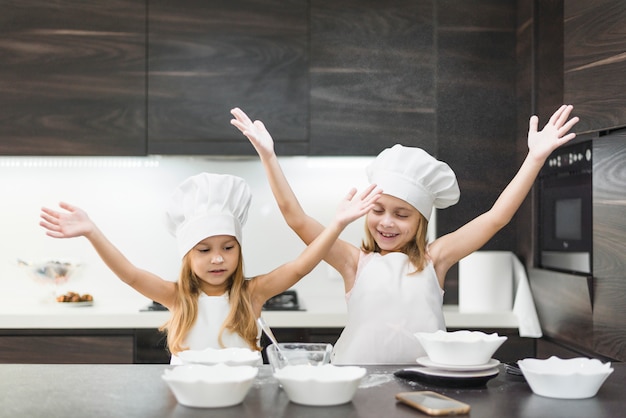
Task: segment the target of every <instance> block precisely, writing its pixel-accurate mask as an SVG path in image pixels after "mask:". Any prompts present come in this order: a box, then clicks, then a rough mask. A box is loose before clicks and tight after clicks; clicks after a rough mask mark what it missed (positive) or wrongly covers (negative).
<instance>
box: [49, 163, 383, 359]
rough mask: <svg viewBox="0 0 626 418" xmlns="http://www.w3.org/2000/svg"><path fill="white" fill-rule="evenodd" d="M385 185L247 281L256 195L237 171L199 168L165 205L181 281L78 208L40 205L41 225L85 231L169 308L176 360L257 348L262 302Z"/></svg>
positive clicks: (112, 264)
mask: <svg viewBox="0 0 626 418" xmlns="http://www.w3.org/2000/svg"><path fill="white" fill-rule="evenodd" d="M379 196H380V190H378V189H375V187H373V186H372V187H369V188H367V189H366V190H365V191H364V192H363V193H361V194H360V195H358V196H357V195H356V190H355V189H352V190H351V191H350V192H349V193H348V194H347V196H346V197H345V198H344V199H343V200H342V202H341V204H340V205H339V209H338V210H337V212H336V214H335V217H334V219H333V221H332V222H331V224H330V225H329V227H328V228H325V229H324V231H323V232H321V233H320V234H319V236H318V237H317V238H316V239H314V240H313V241H312V242H311V244H310V245H308V246H307V247H306V248H305V250H304V251H303V252H302V253H301V254H300V256H298V257H297V258H296V259H295V260H293V261H290V262H288V263H286V264H283V265H281V266H280V267H278V268H276V269H275V270H273V271H271V272H269V273H267V274H261V275H259V276H256V277H254V278H251V279H248V278H246V277H245V276H244V272H243V260H242V252H241V242H242V227H243V225H244V224H245V221H246V218H247V214H248V208H249V206H250V201H251V197H252V196H251V192H250V189H249V187H248V185H247V184H246V182H245V181H244V180H243V179H241V178H239V177H236V176H231V175H220V174H210V173H201V174H198V175H196V176H192V177H190V178H188V179H187V180H185V181H184V182H183V183H181V184H180V186H179V187H178V188H177V189H176V191H175V192H174V194H173V195H172V199H171V202H170V205H169V207H168V210H167V222H168V227H169V230H170V232H171V233H172V234H173V235H174V236H175V237H176V242H177V246H178V251H179V254H180V256H181V259H182V267H181V271H180V276H179V278H178V281H176V282H172V281H167V280H164V279H162V278H160V277H158V276H157V275H155V274H153V273H150V272H148V271H145V270H143V269H140V268H138V267H136V266H135V265H133V264H132V263H131V262H130V261H129V260H128V259H127V258H126V257H125V256H124V255H123V254H122V253H121V252H120V251H119V250H118V249H117V248H116V247H115V246H114V245H113V244H112V243H111V242H110V241H109V240H108V239H107V238H106V237H105V236H104V234H103V233H102V232H101V231H100V230H99V229H98V227H97V226H96V225H95V223H94V222H92V221H91V220H90V219H89V217H88V216H87V214H86V213H85V212H84V211H83V210H81V209H80V208H78V207H75V206H72V205H70V204H68V203H63V202H61V203H60V207H61V209H63V210H62V211H58V210H53V209H49V208H42V212H41V218H42V220H41V222H40V225H41V226H42V227H43V228H45V229H46V234H47V235H49V236H51V237H53V238H72V237H78V236H84V237H86V238H87V239H88V240H89V242H90V243H91V244H92V245H93V247H94V248H95V249H96V251H97V252H98V254H99V255H100V257H101V258H102V260H103V261H104V262H105V263H106V264H107V266H108V267H109V268H110V269H111V270H112V271H113V272H114V273H115V274H116V275H117V276H118V277H119V278H120V279H121V280H122V281H124V282H125V283H127V284H128V285H130V286H131V287H133V288H134V289H135V290H137V291H138V292H140V293H141V294H143V295H144V296H146V297H148V298H149V299H152V300H154V301H156V302H159V303H161V304H163V305H164V306H165V307H167V308H168V309H169V310H170V312H171V318H170V320H169V321H168V322H167V323H166V324H165V325H164V327H163V329H164V330H166V331H167V341H168V348H169V350H170V352H171V354H172V363H177V362H178V361H179V359H178V358H177V356H176V354H177V353H179V352H181V351H183V350H187V349H193V350H202V349H205V348H209V347H210V348H224V347H247V348H250V349H253V350H259V349H260V347H259V338H260V334H261V330H260V329H258V326H257V323H256V319H257V318H259V317H260V315H261V309H262V307H263V304H264V303H265V302H266V301H267V300H268V299H269V298H271V297H272V296H275V295H277V294H279V293H281V292H283V291H285V290H286V289H288V288H289V287H291V286H293V285H294V284H295V283H296V282H298V280H300V279H301V278H302V277H304V276H305V275H306V274H308V273H309V272H310V271H311V270H312V269H313V268H314V267H315V266H316V265H317V264H318V263H319V262H320V261H321V260H322V258H323V257H324V256H325V255H326V252H327V251H328V250H329V248H330V247H331V246H332V245H333V243H334V242H335V240H336V239H337V238H338V237H339V234H340V233H341V232H342V231H343V229H344V228H345V227H346V226H347V225H348V224H349V223H350V222H352V221H354V220H355V219H357V218H359V217H361V216H363V215H364V214H365V213H367V212H368V211H369V210H370V209H371V208H372V207H373V204H374V203H375V202H376V200H377V199H378V197H379Z"/></svg>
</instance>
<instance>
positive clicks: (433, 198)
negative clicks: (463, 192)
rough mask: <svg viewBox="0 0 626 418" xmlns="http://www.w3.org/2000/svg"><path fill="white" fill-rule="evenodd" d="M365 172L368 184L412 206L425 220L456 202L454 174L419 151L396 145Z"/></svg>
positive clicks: (418, 149) (457, 191)
mask: <svg viewBox="0 0 626 418" xmlns="http://www.w3.org/2000/svg"><path fill="white" fill-rule="evenodd" d="M366 172H367V178H368V180H369V182H370V183H374V184H376V185H377V186H378V187H380V188H381V189H382V190H383V193H384V194H388V195H391V196H394V197H397V198H398V199H402V200H404V201H405V202H407V203H409V204H411V205H412V206H413V207H414V208H415V209H417V210H418V211H419V212H420V213H421V214H422V215H424V217H425V218H426V220H429V219H430V215H431V213H432V210H433V207H435V208H437V209H443V208H447V207H448V206H452V205H454V204H455V203H456V202H458V201H459V197H460V191H459V186H458V184H457V181H456V176H455V175H454V171H452V169H451V168H450V166H448V164H446V163H444V162H442V161H439V160H437V159H435V158H434V157H432V156H431V155H430V154H428V153H427V152H426V151H424V150H423V149H420V148H413V147H405V146H402V145H399V144H396V145H394V146H393V147H391V148H387V149H385V150H383V151H382V152H381V153H380V154H378V156H377V157H376V159H375V160H374V161H373V162H372V163H371V164H369V165H368V166H367V168H366Z"/></svg>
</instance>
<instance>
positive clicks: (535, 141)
mask: <svg viewBox="0 0 626 418" xmlns="http://www.w3.org/2000/svg"><path fill="white" fill-rule="evenodd" d="M573 108H574V107H573V106H571V105H563V106H561V107H560V108H559V109H558V110H557V111H556V112H554V114H553V115H552V117H551V118H550V120H549V121H548V123H546V126H544V128H543V129H542V130H541V131H537V126H538V124H539V118H538V117H537V116H531V118H530V122H529V128H528V152H529V154H530V155H531V156H532V157H534V158H536V159H537V160H539V161H544V160H545V159H546V158H548V156H549V155H550V153H552V151H554V150H555V149H557V148H558V147H560V146H561V145H563V144H565V143H566V142H568V141H570V140H572V139H574V138H575V137H576V134H575V133H573V132H569V131H570V129H572V127H573V126H574V125H576V124H577V123H578V120H579V119H578V117H577V116H575V117H573V118H571V119H569V120H568V118H569V116H570V113H571V112H572V109H573ZM568 132H569V133H568Z"/></svg>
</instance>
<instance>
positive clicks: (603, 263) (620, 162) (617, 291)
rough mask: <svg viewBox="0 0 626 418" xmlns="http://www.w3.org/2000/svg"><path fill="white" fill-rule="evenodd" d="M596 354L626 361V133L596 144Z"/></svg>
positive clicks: (594, 150) (595, 142) (594, 252)
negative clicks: (625, 301)
mask: <svg viewBox="0 0 626 418" xmlns="http://www.w3.org/2000/svg"><path fill="white" fill-rule="evenodd" d="M592 182H593V276H594V289H593V292H594V304H593V335H594V341H593V345H592V346H591V347H590V348H591V349H592V350H593V351H594V352H597V353H599V354H602V355H604V356H607V357H611V358H615V359H618V360H620V361H626V304H624V294H625V293H626V239H625V237H626V223H625V220H626V205H625V204H624V202H626V129H622V130H620V131H617V132H614V133H612V134H609V135H605V136H600V137H599V138H597V139H594V140H593V179H592Z"/></svg>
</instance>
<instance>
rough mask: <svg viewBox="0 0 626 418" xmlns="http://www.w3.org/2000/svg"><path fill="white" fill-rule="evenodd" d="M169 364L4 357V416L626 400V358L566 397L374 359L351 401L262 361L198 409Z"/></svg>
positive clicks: (509, 410) (509, 411)
mask: <svg viewBox="0 0 626 418" xmlns="http://www.w3.org/2000/svg"><path fill="white" fill-rule="evenodd" d="M168 367H170V366H168V365H93V364H92V365H78V364H76V365H39V364H0V394H1V396H0V417H11V418H16V417H29V418H37V417H46V418H55V417H64V418H71V417H90V418H95V417H125V418H131V417H142V418H152V417H207V416H211V417H233V418H234V417H237V418H241V417H254V418H260V417H284V418H289V417H298V418H302V417H304V418H307V417H311V418H313V417H324V418H334V417H337V418H345V417H364V418H369V417H371V418H380V417H413V418H415V417H419V416H425V415H423V414H421V413H420V412H418V411H416V410H413V409H411V408H409V407H406V406H405V405H402V404H398V403H396V401H395V399H394V395H395V394H396V393H398V392H402V391H413V390H435V391H437V392H440V393H443V394H445V395H448V396H450V397H453V398H455V399H458V400H460V401H463V402H466V403H469V404H470V405H471V408H472V410H471V412H470V415H469V416H471V417H472V418H477V417H529V418H530V417H532V418H538V417H551V418H552V417H567V418H575V417H585V418H589V417H594V418H601V417H611V418H614V417H617V416H622V414H623V411H624V410H625V408H626V396H624V395H625V394H626V392H625V390H624V388H625V387H626V366H625V365H624V363H615V364H614V365H613V367H614V369H615V372H614V373H613V374H612V375H611V376H609V378H608V379H607V381H606V382H605V384H604V385H603V386H602V388H601V389H600V392H599V393H598V395H597V396H596V397H594V398H591V399H584V400H558V399H549V398H543V397H540V396H537V395H534V394H533V393H532V392H531V390H530V388H529V387H528V385H527V384H526V382H525V381H524V380H523V378H520V377H516V376H511V375H508V374H506V373H505V372H504V370H501V372H500V374H499V376H498V377H496V378H495V379H493V380H491V381H489V382H488V384H487V387H483V388H478V389H476V388H475V389H449V388H442V387H437V386H431V385H423V384H420V383H414V382H409V381H405V380H403V379H400V378H397V377H395V376H394V375H393V372H394V371H396V370H398V369H400V368H402V366H380V367H378V366H377V367H368V374H367V375H366V377H365V378H364V380H363V381H362V383H361V386H360V387H359V390H358V391H357V393H356V395H355V397H354V399H353V401H352V402H351V403H348V404H345V405H339V406H333V407H310V406H301V405H297V404H294V403H291V402H289V400H288V399H287V396H286V394H285V393H284V392H283V391H282V390H281V389H280V388H279V387H278V383H277V382H276V380H275V379H274V378H273V377H272V376H271V373H270V370H269V367H268V366H267V365H265V366H262V367H261V369H260V372H259V375H258V377H257V379H256V381H255V383H254V384H253V386H252V388H251V389H250V392H249V393H248V395H247V396H246V398H245V399H244V401H243V403H242V404H240V405H238V406H234V407H229V408H220V409H193V408H187V407H184V406H181V405H178V404H177V402H176V399H175V398H174V396H173V394H172V393H171V392H170V390H169V388H168V387H167V385H166V384H165V382H163V381H162V379H161V374H162V373H163V370H164V369H165V368H168Z"/></svg>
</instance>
